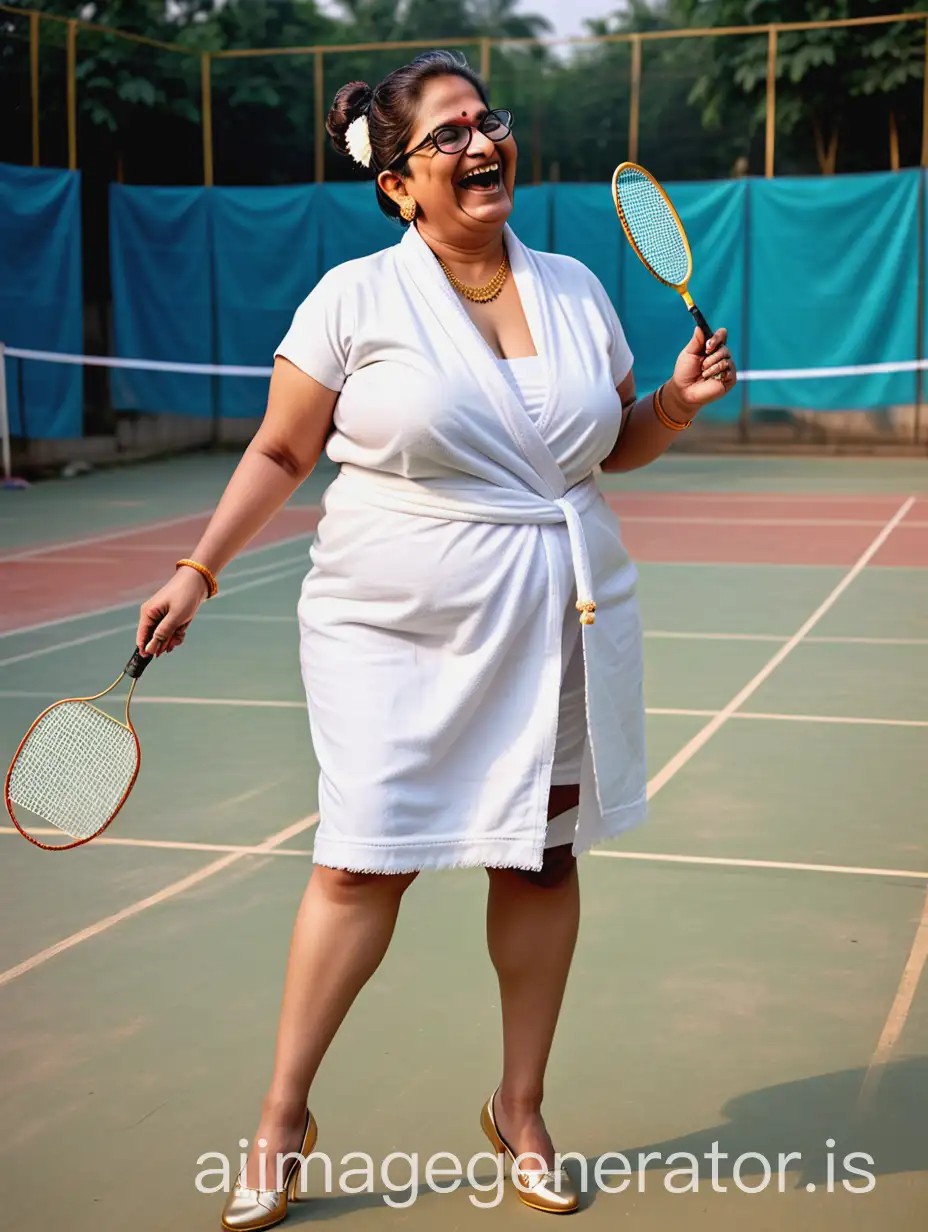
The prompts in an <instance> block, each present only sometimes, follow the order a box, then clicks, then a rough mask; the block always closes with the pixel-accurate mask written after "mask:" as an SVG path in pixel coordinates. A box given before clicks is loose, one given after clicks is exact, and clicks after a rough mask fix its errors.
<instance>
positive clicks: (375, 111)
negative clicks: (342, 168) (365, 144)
mask: <svg viewBox="0 0 928 1232" xmlns="http://www.w3.org/2000/svg"><path fill="white" fill-rule="evenodd" d="M449 74H454V75H456V76H458V77H463V78H464V80H465V81H469V82H470V84H471V85H472V86H473V87H474V89H475V90H476V91H477V93H478V94H479V95H480V97H481V99H482V100H483V103H484V106H489V99H488V96H487V91H486V87H485V86H484V84H483V82H482V81H481V80H480V78H479V77H478V76H477V74H476V73H475V72H474V71H473V69H472V68H470V67H469V66H468V63H467V61H466V59H465V58H464V56H462V55H456V54H455V53H454V52H452V51H426V52H423V53H422V54H421V55H419V56H416V58H415V59H414V60H411V61H410V62H409V64H404V65H403V67H402V68H398V69H395V70H394V71H393V72H392V73H390V75H389V76H388V77H385V78H384V79H383V81H381V82H380V84H379V85H377V86H375V87H374V89H373V90H372V89H371V88H370V86H368V85H367V84H366V83H365V82H363V81H350V82H349V83H348V84H347V85H344V86H342V88H341V89H340V90H339V91H338V93H337V94H336V95H335V98H334V100H333V102H332V106H331V108H330V110H329V114H328V118H327V119H326V131H327V132H328V134H329V136H330V137H331V138H332V144H333V145H334V146H335V149H336V150H338V152H339V153H340V154H347V153H348V145H347V142H346V141H345V134H346V132H347V131H348V126H349V125H350V124H352V123H353V122H354V121H355V120H357V119H358V117H359V116H362V115H366V116H367V120H368V127H369V129H370V138H371V167H370V169H371V171H373V173H374V174H375V175H376V174H377V173H378V172H380V171H383V170H384V169H385V168H386V167H389V165H390V164H391V163H392V162H393V161H394V160H395V159H396V158H398V157H399V156H400V155H401V154H402V153H403V150H404V149H405V148H406V145H407V143H408V142H409V138H410V136H411V135H412V131H413V128H414V126H415V123H416V113H417V111H418V107H419V99H420V98H421V96H422V90H423V87H424V86H425V83H426V82H427V81H430V80H431V79H432V78H433V77H445V76H448V75H449ZM396 171H397V172H398V173H399V174H400V175H407V174H408V173H409V166H408V164H407V163H406V162H405V161H404V162H402V163H399V164H397V166H396ZM377 202H378V204H379V206H380V208H381V210H382V211H383V212H384V214H386V215H387V217H388V218H399V217H400V211H399V206H398V205H397V204H396V203H395V202H394V201H391V200H390V198H389V197H388V196H387V194H386V193H385V192H383V190H382V189H381V187H380V185H379V184H378V185H377Z"/></svg>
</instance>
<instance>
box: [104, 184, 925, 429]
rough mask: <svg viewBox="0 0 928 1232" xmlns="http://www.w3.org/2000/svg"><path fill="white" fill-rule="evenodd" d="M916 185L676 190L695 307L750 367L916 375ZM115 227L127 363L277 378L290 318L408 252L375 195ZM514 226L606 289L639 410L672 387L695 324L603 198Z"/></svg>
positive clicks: (170, 200) (779, 395)
mask: <svg viewBox="0 0 928 1232" xmlns="http://www.w3.org/2000/svg"><path fill="white" fill-rule="evenodd" d="M921 174H922V173H921V172H919V171H917V170H913V171H906V172H900V173H887V174H874V175H859V176H858V175H854V176H828V177H820V178H810V179H782V180H776V179H774V180H753V179H743V180H735V181H720V182H719V181H715V182H708V183H685V184H673V185H669V186H668V191H669V193H670V196H671V198H672V200H673V201H674V204H675V206H676V207H677V209H678V211H679V213H680V216H681V218H682V220H683V222H684V225H685V227H686V229H687V232H688V235H689V238H690V241H691V245H692V249H693V259H694V271H693V277H692V281H691V284H690V290H691V292H692V294H693V297H694V299H695V300H696V302H697V303H698V304H699V306H700V308H701V309H702V311H703V313H704V314H705V316H706V318H707V319H708V321H709V323H710V324H711V325H712V326H713V327H717V326H719V325H726V326H727V327H728V329H729V342H730V345H731V347H732V350H733V352H734V354H735V358H736V360H737V362H738V364H739V366H740V367H742V368H745V367H749V368H750V369H752V370H755V371H756V370H758V369H763V370H770V369H783V368H790V369H794V368H817V367H832V366H836V365H843V364H862V363H867V364H870V363H881V362H886V361H890V362H891V361H898V360H911V359H914V358H916V357H917V353H918V340H917V331H918V322H919V313H918V294H919V277H918V251H919V239H918V208H919V186H920V185H919V180H920V176H921ZM112 218H113V225H112V227H111V236H112V245H113V251H112V266H113V298H114V320H115V321H116V323H117V330H116V346H117V353H118V354H120V355H132V356H137V357H145V358H149V359H174V360H176V359H196V360H198V361H201V362H210V361H212V362H218V363H226V364H249V365H258V366H263V365H270V364H271V362H272V358H273V351H274V347H275V346H276V344H277V343H278V342H279V340H280V338H281V337H282V335H283V333H284V332H285V330H286V327H287V324H288V322H289V319H290V317H291V315H292V313H293V311H294V309H295V308H296V307H297V305H298V304H299V302H300V301H301V300H302V299H303V297H304V296H305V295H307V294H308V293H309V291H310V290H311V289H312V287H313V285H314V284H315V282H316V281H317V279H318V278H319V277H320V276H321V275H322V274H323V273H324V272H325V271H326V270H328V269H330V268H331V267H332V266H334V265H338V264H340V263H341V262H343V261H347V260H352V259H353V258H356V257H360V256H363V255H365V254H367V253H370V252H373V251H376V250H377V249H379V248H381V247H384V246H386V245H388V244H393V243H396V242H398V240H399V239H400V237H401V235H402V230H401V228H400V227H399V226H398V225H397V224H396V223H393V222H391V221H389V220H387V219H385V218H384V217H383V216H382V215H381V213H380V211H379V210H378V208H377V205H376V201H375V198H374V193H373V189H372V188H371V186H370V185H367V184H325V185H305V186H298V187H295V188H265V189H235V188H213V189H154V188H151V189H146V188H126V187H122V186H114V187H113V189H112ZM512 226H513V228H514V229H515V230H516V232H517V233H518V235H519V236H520V237H521V238H522V240H523V241H524V242H525V243H526V244H528V245H529V246H530V247H532V248H539V249H544V250H548V251H556V252H562V253H567V254H570V255H572V256H574V257H576V258H578V259H579V260H581V261H583V262H584V263H585V264H586V265H588V266H589V267H590V268H591V269H592V270H593V271H594V272H595V273H596V274H597V275H598V277H599V278H600V280H601V281H602V283H603V285H604V286H605V288H606V290H607V292H608V294H609V295H610V297H611V298H612V300H613V302H614V303H615V305H616V307H617V309H618V312H619V316H620V318H621V320H622V322H623V324H624V326H625V330H626V333H627V335H628V338H629V342H630V344H631V347H632V350H633V352H634V354H635V371H636V377H637V382H638V387H639V389H640V390H642V391H646V390H649V389H652V388H654V386H655V385H657V384H658V383H659V382H660V381H662V380H665V379H666V378H667V377H668V376H669V375H670V372H671V371H672V367H673V363H674V360H675V358H676V356H677V354H678V353H679V351H680V349H681V348H682V347H683V346H684V345H685V344H686V342H687V340H688V338H689V337H690V335H691V332H692V322H691V319H690V317H689V314H688V313H687V311H686V308H685V306H684V304H683V302H682V300H681V298H680V296H679V295H678V294H677V293H676V292H675V291H673V290H670V289H668V288H666V287H663V286H661V285H660V284H659V283H658V282H657V281H656V280H655V279H653V278H652V277H651V276H650V275H649V274H648V273H647V271H646V270H645V268H644V267H643V266H642V265H641V263H640V262H639V261H638V259H637V258H636V256H635V254H634V253H633V251H632V250H631V248H630V247H629V245H628V244H627V242H626V240H625V238H624V235H623V233H622V231H621V228H620V227H619V223H618V219H617V218H616V215H615V209H614V206H613V204H612V198H611V194H610V192H609V186H608V185H595V184H543V185H537V186H527V187H520V188H518V189H517V190H516V200H515V209H514V212H513V216H512ZM925 316H926V318H928V313H926V314H925ZM926 330H928V326H926ZM924 342H928V337H926V339H925V340H924ZM924 342H923V345H924ZM915 383H916V378H915V375H914V374H913V373H905V374H892V375H876V376H858V377H847V378H836V379H829V380H812V379H810V380H796V379H795V378H790V379H784V380H773V381H759V382H755V383H752V384H751V386H750V389H749V391H748V392H749V397H750V401H751V404H752V405H757V406H777V407H786V408H790V407H803V408H806V409H812V410H831V409H861V410H871V409H878V408H881V407H884V406H887V405H890V404H894V403H900V402H903V403H905V402H909V403H911V402H912V401H914V397H915ZM126 387H127V389H130V388H131V392H132V395H133V396H132V398H131V400H130V401H127V402H124V403H120V405H131V406H134V407H138V408H145V409H150V410H168V409H171V410H178V411H185V412H188V413H189V412H194V413H202V414H209V413H210V412H211V410H212V409H213V407H214V405H215V404H214V401H213V399H215V398H217V397H218V399H219V403H218V408H217V411H216V413H219V414H222V415H258V414H260V413H261V411H262V410H263V405H264V399H265V395H266V386H262V382H261V381H258V380H255V381H250V380H248V379H247V378H231V379H230V378H223V379H222V380H221V381H219V382H213V383H212V384H211V382H210V379H209V378H205V377H189V376H180V377H177V376H165V375H164V374H141V373H140V374H133V375H132V377H131V382H128V381H127V383H126ZM740 406H741V401H740V398H737V397H736V398H731V399H726V400H725V402H723V403H721V404H719V405H718V406H716V407H713V408H711V410H710V412H709V414H712V415H713V416H714V417H715V418H719V419H733V418H736V417H737V416H738V413H739V410H740Z"/></svg>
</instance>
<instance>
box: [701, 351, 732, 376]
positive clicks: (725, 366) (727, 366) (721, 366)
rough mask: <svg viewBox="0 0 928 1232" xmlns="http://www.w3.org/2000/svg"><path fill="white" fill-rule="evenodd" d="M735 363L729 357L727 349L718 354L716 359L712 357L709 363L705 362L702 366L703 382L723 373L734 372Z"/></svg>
mask: <svg viewBox="0 0 928 1232" xmlns="http://www.w3.org/2000/svg"><path fill="white" fill-rule="evenodd" d="M734 367H735V362H734V360H733V359H732V357H731V353H730V352H729V350H728V348H727V347H725V348H724V350H723V351H721V352H719V355H718V357H717V358H716V357H712V359H711V362H710V361H708V360H707V361H706V363H704V364H703V366H702V375H703V379H704V380H709V379H711V378H712V377H714V376H720V375H721V374H723V373H726V372H731V371H734Z"/></svg>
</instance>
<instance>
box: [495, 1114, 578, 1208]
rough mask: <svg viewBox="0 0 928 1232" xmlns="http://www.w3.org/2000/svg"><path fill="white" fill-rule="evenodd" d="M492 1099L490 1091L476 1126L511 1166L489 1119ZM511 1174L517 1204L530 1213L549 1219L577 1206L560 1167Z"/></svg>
mask: <svg viewBox="0 0 928 1232" xmlns="http://www.w3.org/2000/svg"><path fill="white" fill-rule="evenodd" d="M495 1099H496V1092H495V1091H494V1092H493V1094H492V1095H491V1096H490V1098H489V1099H488V1100H487V1102H486V1103H485V1104H484V1106H483V1111H482V1112H481V1114H480V1126H481V1128H482V1129H483V1132H484V1133H485V1134H486V1136H487V1137H488V1138H489V1139H490V1142H491V1143H492V1144H493V1146H494V1148H495V1150H496V1153H497V1155H499V1154H504V1155H507V1156H508V1157H509V1160H510V1162H511V1163H513V1164H514V1163H515V1160H516V1156H515V1153H514V1151H513V1149H512V1147H511V1146H510V1145H509V1143H508V1142H507V1141H506V1139H505V1138H504V1137H503V1136H502V1134H501V1133H500V1132H499V1130H498V1129H497V1126H496V1117H495V1116H494V1115H493V1101H494V1100H495ZM515 1172H516V1175H517V1176H518V1178H519V1183H518V1184H517V1185H515V1191H516V1193H517V1194H518V1195H519V1198H520V1200H521V1201H522V1202H524V1203H525V1205H526V1206H530V1207H532V1209H533V1210H536V1211H547V1212H549V1213H550V1214H552V1215H567V1214H569V1213H570V1212H571V1211H575V1210H576V1209H577V1207H578V1206H579V1205H580V1195H579V1194H578V1192H577V1189H576V1186H575V1185H574V1183H573V1182H572V1181H571V1179H570V1177H569V1176H568V1174H567V1169H566V1168H564V1167H561V1168H558V1169H557V1170H556V1171H553V1172H542V1171H539V1170H536V1169H528V1168H516V1169H515Z"/></svg>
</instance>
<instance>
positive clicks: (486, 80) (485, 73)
mask: <svg viewBox="0 0 928 1232" xmlns="http://www.w3.org/2000/svg"><path fill="white" fill-rule="evenodd" d="M491 55H492V44H491V42H490V40H489V39H488V38H482V39H481V40H480V76H481V79H482V80H483V84H484V85H485V86H487V88H489V85H490V59H491Z"/></svg>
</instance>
